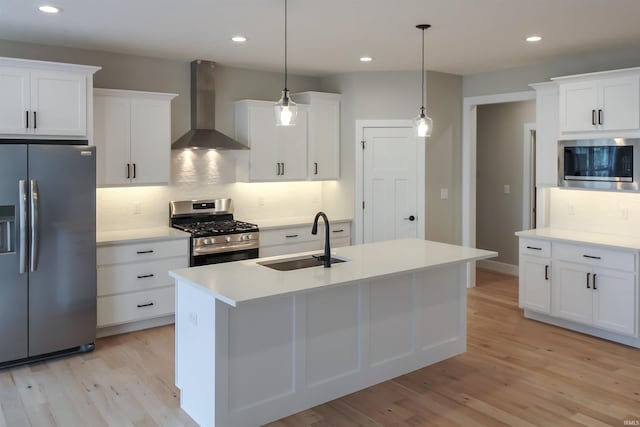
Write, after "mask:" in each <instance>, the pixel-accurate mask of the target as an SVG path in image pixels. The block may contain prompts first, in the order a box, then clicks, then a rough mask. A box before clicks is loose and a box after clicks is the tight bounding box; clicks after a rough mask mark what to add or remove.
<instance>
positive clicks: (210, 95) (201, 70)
mask: <svg viewBox="0 0 640 427" xmlns="http://www.w3.org/2000/svg"><path fill="white" fill-rule="evenodd" d="M215 67H216V64H215V62H211V61H203V60H196V61H193V62H192V63H191V130H190V131H189V132H187V133H185V134H184V135H182V136H181V137H180V138H178V139H177V140H176V142H174V143H173V144H172V145H171V149H173V150H179V149H184V148H193V149H196V148H202V149H209V150H211V149H214V150H248V149H249V147H247V146H246V145H244V144H241V143H239V142H238V141H236V140H235V139H233V138H230V137H228V136H227V135H225V134H223V133H222V132H218V131H217V130H215V121H216V119H215V111H216V106H215V100H216V98H215V90H214V87H213V82H214V78H213V74H214V72H213V70H214V69H215Z"/></svg>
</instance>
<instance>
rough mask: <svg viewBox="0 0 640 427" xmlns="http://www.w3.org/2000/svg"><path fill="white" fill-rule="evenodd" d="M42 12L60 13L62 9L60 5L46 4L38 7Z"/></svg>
mask: <svg viewBox="0 0 640 427" xmlns="http://www.w3.org/2000/svg"><path fill="white" fill-rule="evenodd" d="M38 10H39V11H40V12H44V13H58V12H60V11H62V9H60V8H59V7H55V6H51V5H50V4H44V5H42V6H40V7H39V8H38Z"/></svg>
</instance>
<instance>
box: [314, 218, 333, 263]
mask: <svg viewBox="0 0 640 427" xmlns="http://www.w3.org/2000/svg"><path fill="white" fill-rule="evenodd" d="M320 218H322V220H323V221H324V257H323V261H324V268H330V267H331V244H330V242H329V218H327V215H326V214H325V213H324V212H318V213H317V214H316V217H315V219H314V220H313V227H312V228H311V234H318V220H319V219H320Z"/></svg>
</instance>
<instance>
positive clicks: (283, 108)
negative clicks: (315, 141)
mask: <svg viewBox="0 0 640 427" xmlns="http://www.w3.org/2000/svg"><path fill="white" fill-rule="evenodd" d="M275 113H276V125H277V126H294V125H295V124H296V117H297V116H298V104H296V103H295V102H293V101H292V100H291V98H290V97H289V91H288V90H286V89H285V90H283V91H282V96H281V97H280V100H279V101H278V102H276V104H275Z"/></svg>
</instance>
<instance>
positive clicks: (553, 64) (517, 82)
mask: <svg viewBox="0 0 640 427" xmlns="http://www.w3.org/2000/svg"><path fill="white" fill-rule="evenodd" d="M638 66H640V48H633V49H609V50H606V51H602V52H596V53H590V54H581V55H572V56H566V57H563V58H558V59H553V60H549V61H544V62H541V63H538V64H533V65H530V66H526V67H519V68H510V69H505V70H497V71H489V72H485V73H478V74H469V75H466V76H464V78H463V81H462V93H463V95H464V96H479V95H492V94H497V93H508V92H520V91H525V90H531V88H530V87H529V86H528V85H529V84H530V83H539V82H544V81H547V80H549V79H550V78H551V77H559V76H566V75H571V74H581V73H591V72H596V71H606V70H614V69H618V68H629V67H638Z"/></svg>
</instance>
